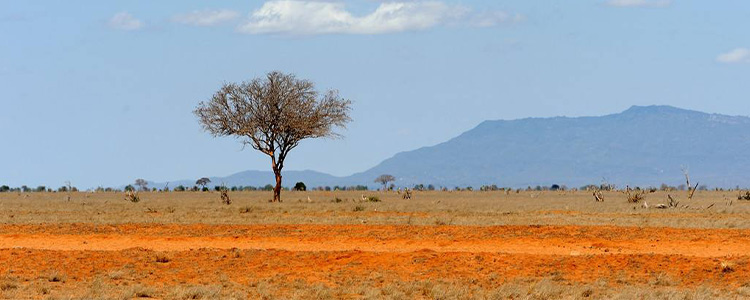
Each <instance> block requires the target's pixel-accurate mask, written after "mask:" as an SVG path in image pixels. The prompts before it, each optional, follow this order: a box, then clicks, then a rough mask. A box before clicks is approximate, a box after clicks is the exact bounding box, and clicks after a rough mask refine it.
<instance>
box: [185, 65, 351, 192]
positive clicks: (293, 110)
mask: <svg viewBox="0 0 750 300" xmlns="http://www.w3.org/2000/svg"><path fill="white" fill-rule="evenodd" d="M350 110H351V101H349V100H346V99H343V98H341V97H339V93H338V91H336V90H328V91H327V92H325V93H323V94H321V93H319V92H318V91H317V90H316V89H315V85H314V84H313V83H312V82H311V81H309V80H304V79H298V78H297V77H296V76H295V75H293V74H285V73H281V72H271V73H268V74H266V76H265V77H262V78H255V79H253V80H251V81H247V82H242V83H225V84H224V85H223V86H222V87H221V89H219V91H217V92H216V93H215V94H214V95H213V97H212V98H211V100H209V101H208V102H200V103H199V104H198V107H197V108H196V109H195V111H194V113H195V115H196V116H197V117H198V119H199V121H200V123H201V125H202V126H203V129H204V130H206V131H207V132H209V133H211V134H212V135H213V136H217V137H218V136H234V137H237V138H238V139H240V140H241V141H242V143H243V144H244V145H250V146H251V147H252V148H253V149H255V150H258V151H260V152H262V153H264V154H266V155H268V156H269V157H270V158H271V168H272V169H273V173H274V176H275V178H276V186H275V188H274V189H273V201H274V202H280V201H281V170H282V169H283V168H284V160H285V159H286V157H287V155H288V154H289V151H291V150H292V149H294V148H295V147H297V146H298V145H299V143H300V141H302V140H304V139H309V138H321V137H329V138H336V137H340V136H341V135H339V134H337V133H335V132H334V129H335V128H345V127H346V124H347V123H349V122H350V121H351V118H350V117H349V112H350Z"/></svg>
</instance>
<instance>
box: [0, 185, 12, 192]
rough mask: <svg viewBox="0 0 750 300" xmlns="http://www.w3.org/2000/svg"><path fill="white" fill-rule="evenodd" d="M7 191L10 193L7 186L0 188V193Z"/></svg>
mask: <svg viewBox="0 0 750 300" xmlns="http://www.w3.org/2000/svg"><path fill="white" fill-rule="evenodd" d="M8 191H10V187H9V186H7V185H4V186H0V193H5V192H8Z"/></svg>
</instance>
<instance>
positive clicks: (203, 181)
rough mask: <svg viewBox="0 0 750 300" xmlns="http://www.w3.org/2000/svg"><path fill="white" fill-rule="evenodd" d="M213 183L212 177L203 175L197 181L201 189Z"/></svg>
mask: <svg viewBox="0 0 750 300" xmlns="http://www.w3.org/2000/svg"><path fill="white" fill-rule="evenodd" d="M209 183H211V179H208V178H207V177H203V178H201V179H198V180H196V181H195V184H196V185H200V186H201V189H204V190H205V189H206V185H207V184H209Z"/></svg>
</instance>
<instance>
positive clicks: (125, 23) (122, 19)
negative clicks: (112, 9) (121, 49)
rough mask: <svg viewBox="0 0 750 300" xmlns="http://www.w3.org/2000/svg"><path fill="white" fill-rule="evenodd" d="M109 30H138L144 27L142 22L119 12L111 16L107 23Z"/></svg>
mask: <svg viewBox="0 0 750 300" xmlns="http://www.w3.org/2000/svg"><path fill="white" fill-rule="evenodd" d="M107 24H108V25H109V27H110V28H113V29H117V30H126V31H131V30H138V29H141V28H143V26H144V25H145V24H144V23H143V21H141V20H138V19H136V18H135V17H133V15H131V14H130V13H128V12H119V13H117V14H115V15H114V16H112V18H110V19H109V22H107Z"/></svg>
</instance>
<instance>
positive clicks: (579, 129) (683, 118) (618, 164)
mask: <svg viewBox="0 0 750 300" xmlns="http://www.w3.org/2000/svg"><path fill="white" fill-rule="evenodd" d="M747 149H750V118H748V117H744V116H728V115H722V114H709V113H705V112H700V111H695V110H687V109H682V108H677V107H673V106H666V105H650V106H631V107H630V108H628V109H627V110H625V111H623V112H620V113H614V114H609V115H604V116H583V117H565V116H557V117H546V118H537V117H530V118H522V119H515V120H487V121H483V122H481V123H479V124H478V125H477V126H475V127H474V128H472V129H470V130H468V131H466V132H463V133H461V134H459V135H458V136H456V137H454V138H451V139H449V140H447V141H444V142H441V143H438V144H435V145H431V146H425V147H420V148H417V149H414V150H410V151H402V152H398V153H396V154H394V155H393V156H392V157H390V158H388V159H385V160H384V161H382V162H381V163H379V164H377V165H376V166H374V167H372V168H370V169H368V170H364V171H362V172H357V173H354V174H352V175H350V176H342V177H337V176H332V175H329V174H325V173H322V172H316V171H312V170H306V171H285V172H284V173H283V175H284V183H285V186H293V185H294V183H295V182H297V181H302V182H305V183H306V184H307V186H308V187H316V186H335V185H339V186H351V185H367V186H370V187H377V186H378V185H377V184H375V183H374V182H373V180H374V178H375V177H377V176H378V175H380V174H391V175H394V176H396V178H397V181H396V184H397V185H399V186H413V185H414V184H425V185H427V184H434V185H436V186H445V187H448V188H452V187H455V186H461V187H465V186H473V187H478V186H481V185H488V184H496V185H498V186H508V187H516V188H518V187H526V186H536V185H547V186H548V185H551V184H565V185H568V186H573V187H575V186H581V185H586V184H599V183H602V182H604V181H607V182H609V183H614V184H618V185H626V184H627V185H632V186H636V185H637V186H649V185H650V186H655V185H659V184H661V183H667V184H673V185H676V184H680V183H682V181H683V175H682V171H681V169H682V167H688V168H692V169H691V175H692V176H693V177H694V179H695V180H697V181H701V182H702V183H705V184H708V185H710V186H722V187H733V186H734V185H747V183H748V182H750V175H749V174H746V173H750V172H744V170H742V167H741V166H742V165H747V163H748V162H750V159H748V157H750V155H748V154H750V151H748V150H747ZM214 179H216V180H219V181H218V182H217V181H215V180H214ZM211 180H212V183H213V184H219V185H220V184H221V182H224V183H225V184H227V182H230V183H233V184H231V185H243V186H245V185H252V186H263V185H265V184H271V183H273V176H272V173H271V172H270V171H243V172H238V173H235V174H232V175H230V176H227V177H215V178H211ZM242 182H246V184H239V183H242ZM193 183H194V181H193ZM234 183H237V184H234ZM227 185H230V184H227ZM170 186H172V185H170ZM189 186H192V185H189Z"/></svg>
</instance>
